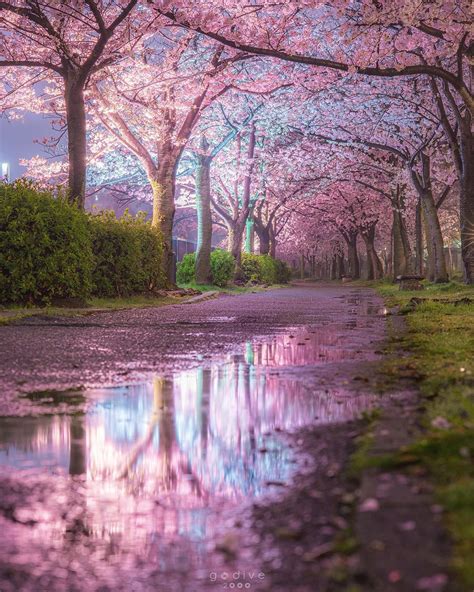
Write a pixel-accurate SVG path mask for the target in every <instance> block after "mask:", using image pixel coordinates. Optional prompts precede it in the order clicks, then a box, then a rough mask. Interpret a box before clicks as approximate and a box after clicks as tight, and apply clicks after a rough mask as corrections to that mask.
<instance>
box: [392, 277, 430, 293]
mask: <svg viewBox="0 0 474 592" xmlns="http://www.w3.org/2000/svg"><path fill="white" fill-rule="evenodd" d="M424 279H425V278H424V277H423V276H421V275H397V278H396V281H397V282H398V283H399V284H400V286H399V288H400V290H424V286H423V284H422V283H421V280H424Z"/></svg>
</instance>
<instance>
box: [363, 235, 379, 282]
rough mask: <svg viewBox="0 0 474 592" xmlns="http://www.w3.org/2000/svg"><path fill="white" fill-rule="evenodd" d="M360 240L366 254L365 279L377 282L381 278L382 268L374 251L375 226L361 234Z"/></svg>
mask: <svg viewBox="0 0 474 592" xmlns="http://www.w3.org/2000/svg"><path fill="white" fill-rule="evenodd" d="M362 239H363V240H364V243H365V249H366V252H367V279H368V280H379V279H380V278H381V277H382V276H383V267H382V263H381V261H380V259H379V256H378V255H377V251H376V250H375V225H373V226H370V227H369V228H367V229H365V230H364V231H363V232H362Z"/></svg>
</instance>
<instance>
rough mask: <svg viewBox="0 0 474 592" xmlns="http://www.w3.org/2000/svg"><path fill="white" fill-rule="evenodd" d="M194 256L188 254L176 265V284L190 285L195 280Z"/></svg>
mask: <svg viewBox="0 0 474 592" xmlns="http://www.w3.org/2000/svg"><path fill="white" fill-rule="evenodd" d="M195 264H196V254H195V253H188V254H187V255H185V256H184V257H183V260H182V261H181V262H180V263H178V266H177V270H176V281H177V282H178V284H190V283H191V282H194V279H195V267H194V266H195Z"/></svg>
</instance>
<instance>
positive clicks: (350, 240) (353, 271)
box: [344, 232, 360, 280]
mask: <svg viewBox="0 0 474 592" xmlns="http://www.w3.org/2000/svg"><path fill="white" fill-rule="evenodd" d="M344 238H345V241H346V244H347V256H348V257H347V258H348V259H349V273H350V276H351V278H352V279H353V280H358V279H360V262H359V255H358V253H357V232H355V233H354V232H351V233H350V234H348V235H347V236H345V237H344Z"/></svg>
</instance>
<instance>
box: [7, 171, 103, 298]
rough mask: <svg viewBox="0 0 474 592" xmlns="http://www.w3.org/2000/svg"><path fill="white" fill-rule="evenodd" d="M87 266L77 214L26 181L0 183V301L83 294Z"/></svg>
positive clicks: (83, 224) (82, 219) (85, 234)
mask: <svg viewBox="0 0 474 592" xmlns="http://www.w3.org/2000/svg"><path fill="white" fill-rule="evenodd" d="M92 267H93V255H92V245H91V240H90V232H89V225H88V221H87V216H86V215H85V214H84V213H83V212H81V211H80V210H79V209H78V208H76V207H75V206H72V205H70V204H69V203H68V202H67V200H66V198H65V196H64V195H59V196H57V198H56V199H53V197H52V196H51V193H50V192H48V191H41V190H38V189H36V188H35V187H34V185H33V184H32V183H30V182H27V181H23V180H22V181H16V182H15V183H12V184H0V302H18V303H33V302H48V301H49V300H51V299H52V298H55V297H56V298H69V297H87V296H89V295H90V293H91V288H92V278H91V274H92Z"/></svg>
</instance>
